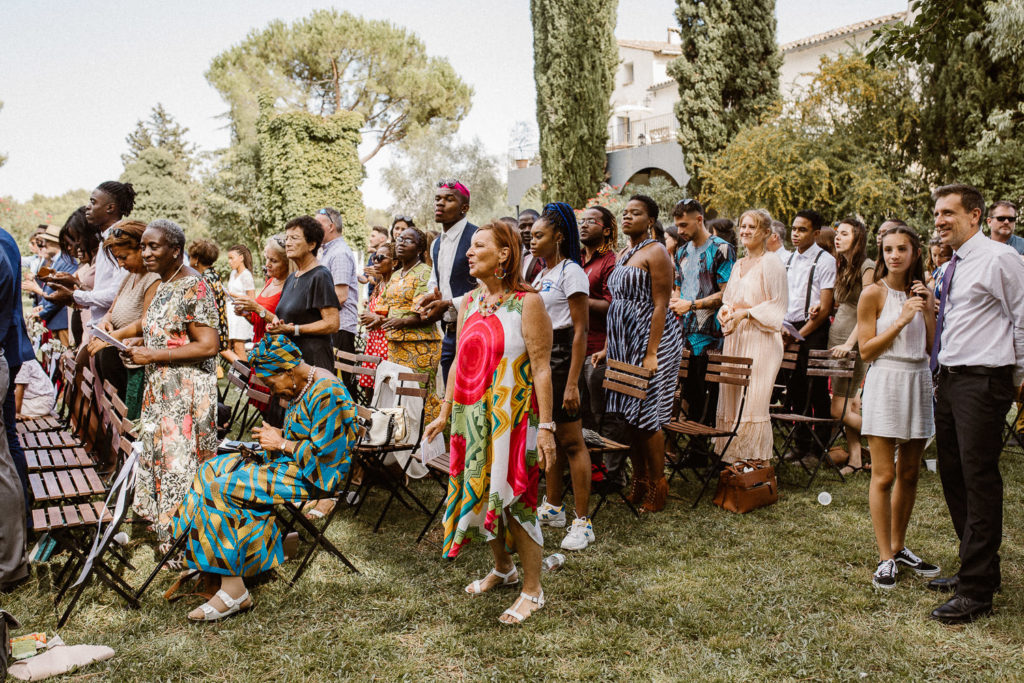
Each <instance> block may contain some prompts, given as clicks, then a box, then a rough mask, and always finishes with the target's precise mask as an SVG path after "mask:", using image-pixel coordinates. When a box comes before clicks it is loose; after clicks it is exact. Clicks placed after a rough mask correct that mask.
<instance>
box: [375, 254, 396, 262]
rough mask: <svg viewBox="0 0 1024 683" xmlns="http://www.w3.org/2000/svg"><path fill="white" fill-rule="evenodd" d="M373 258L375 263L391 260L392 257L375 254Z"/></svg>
mask: <svg viewBox="0 0 1024 683" xmlns="http://www.w3.org/2000/svg"><path fill="white" fill-rule="evenodd" d="M371 260H372V261H373V262H374V263H381V262H382V261H390V260H391V257H390V256H385V255H384V254H374V255H373V258H372V259H371Z"/></svg>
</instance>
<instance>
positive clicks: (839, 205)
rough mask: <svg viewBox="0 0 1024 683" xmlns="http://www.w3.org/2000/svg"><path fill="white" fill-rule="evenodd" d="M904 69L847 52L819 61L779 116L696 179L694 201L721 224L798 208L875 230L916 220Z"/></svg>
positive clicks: (910, 106)
mask: <svg viewBox="0 0 1024 683" xmlns="http://www.w3.org/2000/svg"><path fill="white" fill-rule="evenodd" d="M911 91H912V88H911V85H910V75H909V73H908V71H907V70H906V69H905V68H898V67H890V68H882V67H877V66H872V65H871V64H870V63H869V62H868V61H867V59H866V58H865V56H864V55H863V54H860V53H857V52H854V53H851V54H845V55H840V56H837V57H834V58H831V59H830V58H823V59H822V62H821V67H820V70H819V72H818V74H817V75H816V76H815V78H814V80H813V81H812V83H811V84H810V85H809V86H808V88H807V89H806V91H805V92H804V93H803V94H802V95H801V96H800V97H799V98H798V99H797V100H796V101H795V102H793V103H791V104H790V105H789V106H787V108H786V109H785V111H783V110H782V109H781V108H780V109H778V110H777V111H776V114H775V115H774V116H772V117H769V118H768V119H766V120H765V121H764V122H763V123H760V124H757V125H753V126H750V127H748V128H745V129H743V130H741V131H740V132H739V134H738V135H737V136H736V137H735V138H734V139H733V140H732V141H731V142H730V143H729V144H728V145H726V146H725V147H724V148H723V149H722V150H721V151H720V152H719V153H717V154H716V155H715V156H713V157H712V158H711V159H710V160H709V161H708V162H707V163H705V164H703V165H701V166H698V167H697V169H696V171H697V173H698V174H699V175H700V178H701V194H700V198H701V200H702V201H704V202H705V203H706V204H707V205H709V206H710V207H711V208H714V209H715V210H717V211H718V212H719V213H722V214H724V215H733V216H736V215H738V214H739V213H740V212H741V211H743V210H745V209H748V208H754V207H764V208H766V209H768V211H769V212H770V213H771V214H772V215H773V216H775V217H776V218H779V219H780V220H783V221H788V220H790V219H791V218H792V216H793V214H794V213H796V212H797V211H799V210H800V209H804V208H814V209H817V210H819V211H821V212H823V213H825V214H827V215H831V216H834V217H840V216H842V215H845V214H859V215H861V216H863V217H864V218H865V219H866V220H867V221H868V222H869V223H872V224H876V223H878V222H880V221H881V220H882V219H884V218H886V217H890V216H899V217H901V218H903V219H904V220H909V219H911V218H915V217H917V218H922V216H921V215H920V212H921V211H922V206H924V205H926V203H923V200H925V199H926V198H927V183H926V182H925V180H924V178H923V177H922V175H921V171H920V169H919V168H918V167H917V166H916V159H917V147H918V144H919V140H918V132H919V130H920V110H919V107H918V105H917V103H916V101H915V100H914V99H913V97H912V96H911V95H910V93H911Z"/></svg>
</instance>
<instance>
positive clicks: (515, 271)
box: [477, 221, 534, 292]
mask: <svg viewBox="0 0 1024 683" xmlns="http://www.w3.org/2000/svg"><path fill="white" fill-rule="evenodd" d="M484 230H487V231H489V232H490V233H491V234H492V235H493V236H494V242H495V244H497V245H498V248H499V249H502V248H504V249H508V252H509V257H508V260H507V261H505V262H504V263H503V264H502V268H504V269H505V277H503V278H502V279H501V281H502V282H504V283H505V286H506V287H508V288H509V289H510V290H512V291H513V292H532V291H534V289H533V287H531V286H530V285H528V284H526V281H525V280H523V248H522V245H521V244H520V241H519V233H518V232H517V231H515V230H513V229H512V228H510V227H508V226H507V225H505V224H504V223H502V222H501V221H491V222H490V223H488V224H487V225H484V226H481V227H479V228H477V232H483V231H484Z"/></svg>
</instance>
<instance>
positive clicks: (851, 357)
mask: <svg viewBox="0 0 1024 683" xmlns="http://www.w3.org/2000/svg"><path fill="white" fill-rule="evenodd" d="M856 359H857V352H856V351H850V352H849V353H847V354H846V355H845V356H843V357H842V358H833V357H832V351H830V350H828V349H813V350H810V351H808V356H807V381H808V382H811V381H813V379H814V378H815V377H828V378H830V379H832V380H836V379H839V378H845V379H851V378H852V377H853V368H854V365H855V364H856ZM849 402H850V399H849V398H848V397H847V398H844V399H843V410H842V412H841V413H840V415H845V414H846V409H847V407H848V405H849ZM810 406H811V392H810V391H808V392H807V401H806V403H805V405H804V407H803V413H797V412H786V411H785V409H781V410H779V411H773V412H771V413H770V415H771V420H772V428H773V430H774V432H775V434H776V436H777V437H781V438H782V445H781V446H780V445H777V444H778V438H776V439H775V442H776V444H775V445H774V448H775V455H776V456H777V457H778V460H779V469H782V468H783V466H784V464H785V458H784V455H785V453H786V452H787V451H788V450H789V449H790V446H792V444H793V442H794V439H795V437H796V435H797V430H800V429H803V430H805V431H806V432H808V433H810V435H811V438H812V439H813V440H814V443H815V445H816V446H817V447H818V448H820V449H821V456H820V457H819V458H818V462H817V463H815V465H814V467H813V468H811V467H808V465H807V464H806V463H805V462H804V461H803V460H802V459H800V460H797V462H798V463H799V465H800V467H802V468H803V470H804V472H806V473H807V475H808V478H807V485H806V486H805V488H810V487H811V484H813V483H814V479H815V477H817V475H818V470H820V469H821V465H822V463H825V462H827V463H828V465H829V466H830V467H831V468H832V469H833V470H834V471H835V473H836V475H837V476H838V477H839V481H842V482H845V481H846V478H845V477H844V476H843V473H842V472H841V471H840V468H839V465H837V464H836V463H835V462H834V461H833V460H832V458H831V456H830V455H829V449H830V448H832V445H833V444H834V443H835V442H836V440H837V439H838V438H839V435H840V434H842V433H843V421H842V420H837V419H834V418H833V417H832V416H831V415H829V416H828V417H812V416H810V415H807V414H806V413H809V412H810ZM821 425H825V426H827V427H828V429H829V435H828V437H826V438H825V439H822V438H821V437H820V436H818V432H817V430H815V427H817V426H821Z"/></svg>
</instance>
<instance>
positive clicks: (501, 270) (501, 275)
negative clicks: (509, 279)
mask: <svg viewBox="0 0 1024 683" xmlns="http://www.w3.org/2000/svg"><path fill="white" fill-rule="evenodd" d="M507 274H508V273H506V272H505V266H504V265H502V264H500V263H499V264H498V267H497V268H495V269H494V277H496V278H498V279H499V280H504V279H505V276H506V275H507Z"/></svg>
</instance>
